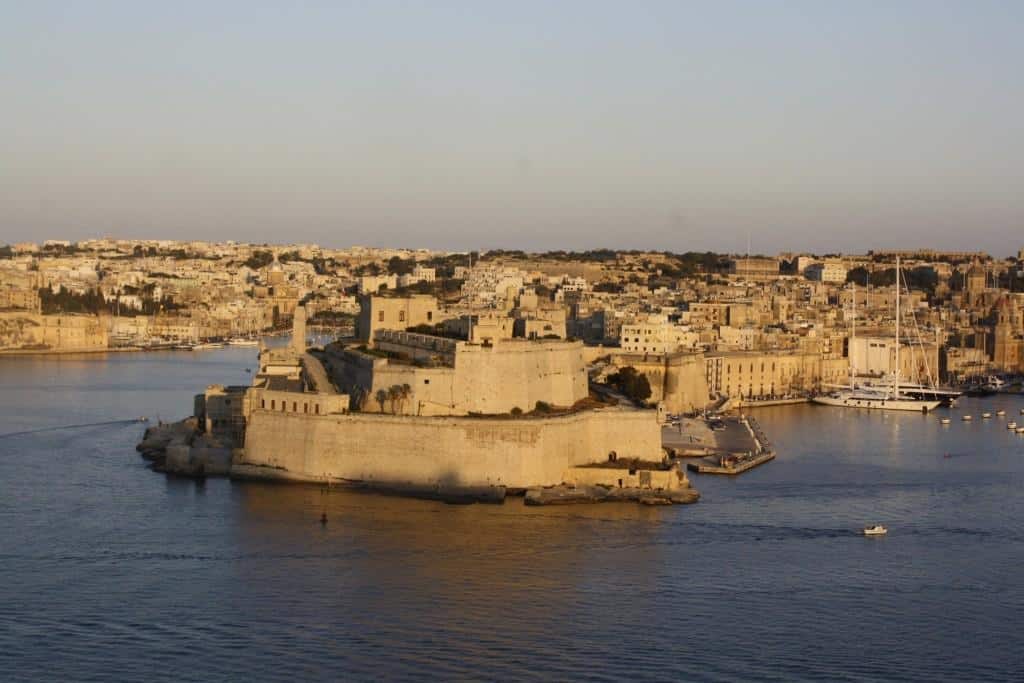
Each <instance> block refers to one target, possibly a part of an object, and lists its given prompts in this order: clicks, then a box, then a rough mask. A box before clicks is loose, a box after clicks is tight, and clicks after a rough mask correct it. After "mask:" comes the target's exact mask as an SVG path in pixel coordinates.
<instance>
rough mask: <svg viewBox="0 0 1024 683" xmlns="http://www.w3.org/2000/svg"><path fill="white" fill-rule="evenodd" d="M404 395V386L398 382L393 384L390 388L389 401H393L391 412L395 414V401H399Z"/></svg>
mask: <svg viewBox="0 0 1024 683" xmlns="http://www.w3.org/2000/svg"><path fill="white" fill-rule="evenodd" d="M401 395H402V387H400V386H398V385H397V384H392V385H391V387H390V388H389V389H388V401H389V402H390V403H391V414H392V415H394V414H395V403H397V402H398V399H399V397H400V396H401Z"/></svg>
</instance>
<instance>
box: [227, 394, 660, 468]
mask: <svg viewBox="0 0 1024 683" xmlns="http://www.w3.org/2000/svg"><path fill="white" fill-rule="evenodd" d="M611 451H615V452H616V453H617V454H618V456H619V457H620V458H640V459H643V460H660V459H661V457H662V451H661V432H660V429H659V427H658V424H657V420H656V418H655V414H654V412H653V411H649V410H648V411H639V410H628V409H620V408H611V409H604V410H596V411H586V412H582V413H576V414H572V415H567V416H561V417H552V418H545V419H518V420H513V419H483V418H459V417H433V418H429V417H401V416H398V417H396V416H390V415H368V414H358V413H354V414H349V415H331V416H314V415H298V414H289V413H277V412H270V411H268V410H260V409H256V410H254V411H253V412H252V414H251V415H250V418H249V425H248V428H247V433H246V447H245V452H244V455H242V456H241V457H240V459H239V460H237V461H236V463H235V466H234V471H235V472H236V473H237V474H240V475H243V476H259V477H266V478H282V479H297V480H306V481H325V480H336V481H340V480H346V481H355V482H363V483H365V484H368V485H377V486H382V487H385V486H389V485H390V486H410V485H411V486H438V485H441V486H488V485H492V486H508V487H512V488H525V487H530V486H549V485H554V484H560V483H562V479H563V476H564V473H565V472H566V471H567V470H568V469H569V468H571V467H573V466H576V465H583V464H588V463H592V462H600V461H604V460H607V458H608V453H609V452H611Z"/></svg>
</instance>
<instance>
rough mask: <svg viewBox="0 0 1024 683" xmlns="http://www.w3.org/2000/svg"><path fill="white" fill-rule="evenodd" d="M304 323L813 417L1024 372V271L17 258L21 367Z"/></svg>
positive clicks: (858, 263)
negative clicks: (514, 356) (571, 352)
mask: <svg viewBox="0 0 1024 683" xmlns="http://www.w3.org/2000/svg"><path fill="white" fill-rule="evenodd" d="M897 258H900V259H901V269H900V273H901V277H900V281H899V282H900V288H899V289H900V292H901V294H900V300H899V304H900V310H901V311H902V313H901V316H900V318H901V324H902V329H903V334H902V336H901V337H900V340H899V344H900V353H897V350H896V338H895V336H894V334H893V326H894V322H895V311H896V303H897V302H896V291H897V288H896V286H895V283H896V272H897V271H896V260H897ZM300 305H301V306H303V307H304V310H305V313H306V315H307V316H308V322H307V325H308V329H309V331H310V333H315V334H318V335H322V336H325V337H326V338H327V339H347V338H355V337H356V335H357V330H358V334H359V335H362V338H363V339H364V340H365V341H368V342H371V344H372V342H373V341H374V340H376V339H377V337H376V336H375V335H376V334H377V332H378V331H380V330H386V331H390V332H392V333H395V334H397V333H407V334H422V335H427V336H431V335H433V336H439V337H444V338H448V339H453V340H465V341H467V342H472V343H480V342H488V341H498V340H507V339H534V340H555V339H562V340H578V341H580V342H582V343H583V345H584V346H583V353H584V359H585V361H586V363H587V366H588V369H589V372H590V373H591V379H596V380H597V381H599V382H606V383H611V384H613V385H614V383H615V382H617V381H620V383H622V382H621V380H622V378H623V377H624V376H625V377H630V376H631V375H630V374H629V373H634V374H635V375H636V376H637V377H642V380H640V381H632V382H628V383H622V384H623V386H622V387H619V389H620V390H623V391H627V392H628V393H633V394H635V395H636V397H637V398H639V399H640V400H641V401H645V402H647V403H648V404H650V405H654V404H659V403H660V404H662V405H663V406H664V409H665V410H667V411H669V412H671V413H681V412H692V411H697V410H702V409H705V408H707V407H708V406H710V405H713V404H714V403H715V402H720V401H724V400H731V401H733V402H734V403H740V404H742V403H747V404H749V403H756V402H759V401H782V400H787V399H791V398H799V397H806V396H808V395H811V394H815V393H819V392H822V391H826V390H827V389H828V388H829V387H831V386H836V385H841V384H843V383H846V382H848V381H849V376H850V374H851V368H854V372H855V373H856V374H857V375H858V376H860V377H866V378H872V377H876V378H883V377H886V376H890V375H893V374H896V373H897V372H898V374H899V375H900V376H901V377H902V378H904V379H905V380H908V381H911V382H917V383H921V384H929V385H936V384H939V383H943V384H954V385H962V386H971V385H973V384H981V383H985V382H987V381H990V380H992V379H994V378H999V377H1001V378H1003V379H1006V378H1007V377H1009V378H1011V379H1012V378H1014V377H1015V376H1017V375H1019V374H1020V373H1021V372H1022V371H1024V253H1019V254H1018V255H1017V257H1016V258H1004V259H999V258H994V257H992V256H990V255H988V254H985V253H980V252H944V251H936V250H931V249H919V250H907V251H902V252H897V251H869V252H868V253H866V254H859V255H858V254H829V255H813V254H802V253H780V254H777V255H775V256H770V257H769V256H744V255H728V254H714V253H697V252H686V253H673V252H668V251H665V252H654V251H644V252H641V251H613V250H607V249H597V250H592V251H585V252H548V253H542V254H532V253H524V252H521V251H500V250H499V251H481V252H463V253H448V252H438V251H430V250H410V249H378V248H365V247H351V248H347V249H328V248H322V247H319V246H316V245H284V246H282V245H252V244H238V243H234V242H221V243H214V242H194V241H193V242H178V241H171V240H122V239H94V240H87V241H80V242H69V241H58V240H48V241H45V242H43V243H41V244H36V243H20V244H12V245H8V246H4V247H0V353H5V354H27V353H32V354H51V353H80V352H97V351H130V350H139V349H161V348H175V349H193V350H197V351H199V350H202V349H204V348H209V347H211V346H216V345H219V344H229V343H236V344H251V345H255V344H256V343H257V342H256V340H257V339H258V338H259V337H260V336H262V335H265V334H273V333H276V332H277V331H282V332H283V331H286V330H288V329H290V327H291V325H292V319H293V315H294V312H295V310H296V307H298V306H300ZM397 339H398V338H396V341H395V343H398V341H397ZM409 339H410V338H409V337H401V340H403V341H402V343H408V340H409ZM385 346H386V344H385ZM897 359H898V360H897ZM897 362H898V363H899V366H898V367H897V366H896V363H897ZM626 368H629V369H630V370H629V371H628V372H627V373H623V372H621V371H622V370H623V369H626ZM997 381H1002V380H997ZM625 384H628V385H629V386H625ZM373 403H374V402H373V401H372V399H370V400H367V401H366V404H367V407H366V409H372V408H373ZM524 407H530V406H524ZM420 410H429V404H425V405H424V407H422V408H420Z"/></svg>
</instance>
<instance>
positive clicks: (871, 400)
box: [811, 256, 942, 413]
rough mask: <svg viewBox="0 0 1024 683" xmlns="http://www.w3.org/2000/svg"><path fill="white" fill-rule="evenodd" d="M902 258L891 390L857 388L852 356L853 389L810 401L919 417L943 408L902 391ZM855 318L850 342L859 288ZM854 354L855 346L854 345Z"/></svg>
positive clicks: (854, 300)
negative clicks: (915, 414) (889, 411)
mask: <svg viewBox="0 0 1024 683" xmlns="http://www.w3.org/2000/svg"><path fill="white" fill-rule="evenodd" d="M900 277H901V276H900V258H899V256H897V257H896V372H895V373H894V374H893V377H892V384H891V386H886V387H858V386H857V382H856V377H857V371H856V368H855V367H854V366H853V358H852V353H851V359H850V388H849V389H839V390H837V391H832V392H829V393H827V394H822V395H819V396H815V397H814V398H812V399H811V400H812V401H813V402H814V403H820V404H821V405H826V406H839V407H842V408H869V409H873V410H904V411H912V412H916V413H927V412H928V411H930V410H935V409H936V408H938V407H939V405H941V403H942V402H941V401H937V400H931V399H925V398H915V397H913V396H909V395H907V394H905V393H903V391H901V388H902V386H903V385H902V384H901V382H900ZM853 293H854V296H853V302H852V303H853V315H852V316H851V319H850V339H851V342H852V340H853V339H854V338H855V337H856V319H857V288H856V286H855V287H854V289H853ZM850 348H851V350H852V348H853V345H852V343H851V345H850Z"/></svg>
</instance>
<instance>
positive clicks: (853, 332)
mask: <svg viewBox="0 0 1024 683" xmlns="http://www.w3.org/2000/svg"><path fill="white" fill-rule="evenodd" d="M851 284H852V285H853V300H852V302H851V304H850V307H851V308H852V309H853V313H852V314H851V315H850V391H853V390H854V389H855V388H856V387H855V385H856V380H857V369H856V368H855V367H854V365H853V343H854V341H856V339H857V283H856V282H852V283H851Z"/></svg>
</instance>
